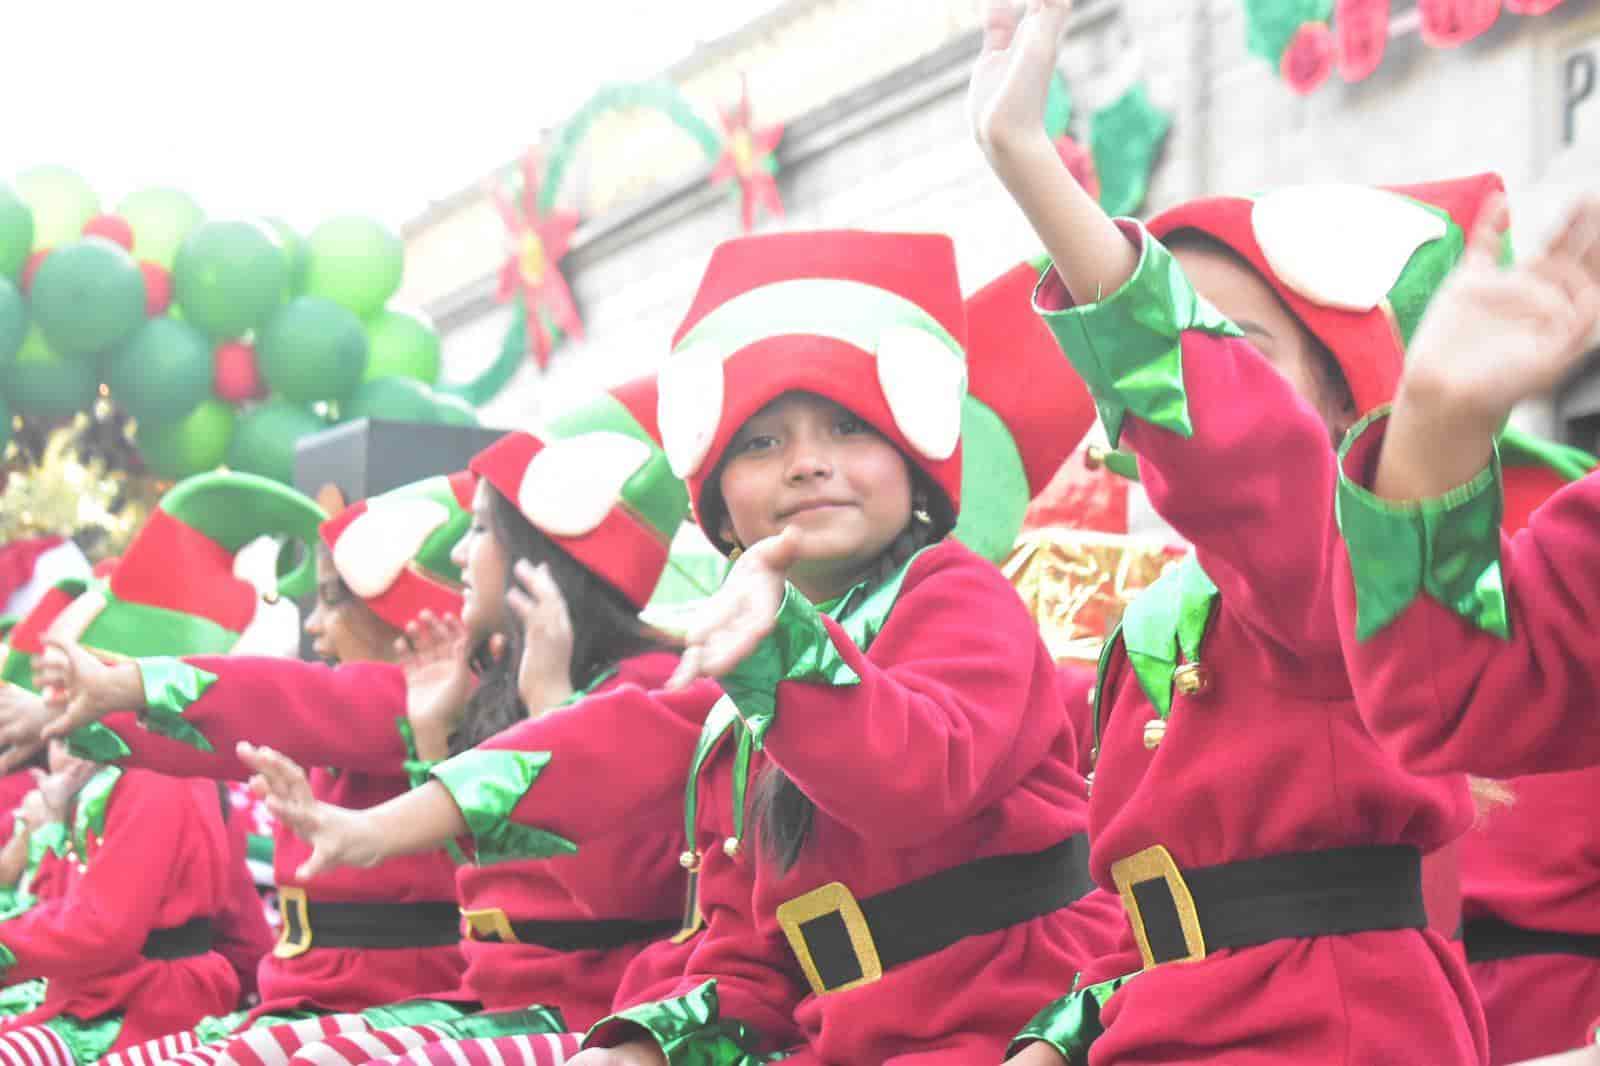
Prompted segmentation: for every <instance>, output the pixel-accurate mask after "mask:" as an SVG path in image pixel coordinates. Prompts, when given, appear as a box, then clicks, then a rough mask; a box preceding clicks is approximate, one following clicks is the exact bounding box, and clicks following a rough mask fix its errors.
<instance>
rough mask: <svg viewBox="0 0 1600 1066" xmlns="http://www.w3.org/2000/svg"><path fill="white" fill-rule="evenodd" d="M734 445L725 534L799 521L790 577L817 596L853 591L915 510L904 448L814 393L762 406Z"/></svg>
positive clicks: (738, 537) (726, 469)
mask: <svg viewBox="0 0 1600 1066" xmlns="http://www.w3.org/2000/svg"><path fill="white" fill-rule="evenodd" d="M727 454H728V458H727V460H726V461H725V462H724V464H723V467H722V479H721V482H720V485H719V487H720V488H721V490H722V500H723V504H724V505H725V506H726V508H727V512H728V514H727V519H726V520H725V522H724V527H723V529H722V530H721V533H722V535H723V537H724V538H725V539H728V540H735V541H737V542H738V543H739V544H741V545H744V546H746V547H748V546H750V545H752V544H754V543H756V542H757V541H759V540H762V539H764V538H766V537H770V536H774V535H775V534H777V533H778V532H780V531H782V530H783V529H785V528H787V527H789V526H794V527H796V528H797V529H799V530H800V531H801V532H802V533H803V534H804V537H803V539H802V541H801V546H800V561H799V562H798V563H796V565H795V567H794V569H793V570H791V571H790V577H791V579H792V580H793V581H794V582H795V584H796V586H797V587H798V588H799V589H800V591H801V592H803V593H805V594H806V595H807V596H808V597H809V598H811V599H813V600H821V599H831V598H832V597H834V596H837V595H839V594H841V593H843V592H845V591H847V590H848V589H849V588H850V586H851V585H853V584H855V583H856V582H857V581H858V580H860V579H861V577H862V576H863V574H864V573H865V571H866V570H868V569H869V568H870V567H872V566H873V565H874V564H875V563H876V562H877V560H878V557H879V556H881V555H882V554H883V552H884V550H885V549H886V548H888V547H889V545H890V544H891V543H893V541H894V539H895V538H896V537H898V536H899V535H900V533H901V532H902V531H903V530H904V529H905V528H906V525H907V523H908V522H910V520H911V472H910V470H909V469H908V467H907V465H906V461H905V459H904V457H902V456H901V454H900V452H899V450H898V449H896V448H895V446H894V445H893V444H890V443H889V442H888V441H887V440H885V439H884V438H883V437H881V436H880V435H879V434H878V432H877V431H876V430H874V429H873V428H872V427H871V426H869V425H867V423H865V422H863V421H862V420H861V419H859V418H857V417H856V416H855V415H853V414H851V413H850V412H849V411H847V410H846V409H845V408H843V407H841V406H839V405H838V404H836V403H834V402H832V401H831V400H825V399H823V398H822V397H820V396H817V395H814V394H812V393H808V392H789V393H785V394H783V395H782V396H780V397H778V398H777V399H776V400H774V401H773V402H772V403H769V404H768V405H767V406H766V407H763V408H762V409H761V410H760V411H759V412H758V413H757V414H755V415H754V416H753V417H751V419H750V420H749V421H748V422H746V423H745V424H744V425H743V426H742V427H740V429H739V432H738V433H737V434H735V435H734V438H733V440H732V442H731V443H730V444H729V445H728V453H727Z"/></svg>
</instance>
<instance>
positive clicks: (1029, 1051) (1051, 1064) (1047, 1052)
mask: <svg viewBox="0 0 1600 1066" xmlns="http://www.w3.org/2000/svg"><path fill="white" fill-rule="evenodd" d="M1066 1061H1067V1060H1066V1059H1064V1058H1062V1057H1061V1053H1060V1052H1059V1051H1057V1050H1056V1049H1055V1048H1053V1047H1051V1046H1050V1045H1049V1044H1046V1043H1045V1042H1044V1041H1043V1040H1035V1041H1034V1042H1033V1043H1031V1044H1029V1045H1028V1046H1027V1047H1025V1048H1023V1049H1022V1050H1021V1051H1019V1052H1017V1053H1016V1054H1015V1055H1013V1056H1011V1057H1010V1058H1009V1059H1007V1060H1006V1061H1005V1066H1064V1064H1065V1063H1066Z"/></svg>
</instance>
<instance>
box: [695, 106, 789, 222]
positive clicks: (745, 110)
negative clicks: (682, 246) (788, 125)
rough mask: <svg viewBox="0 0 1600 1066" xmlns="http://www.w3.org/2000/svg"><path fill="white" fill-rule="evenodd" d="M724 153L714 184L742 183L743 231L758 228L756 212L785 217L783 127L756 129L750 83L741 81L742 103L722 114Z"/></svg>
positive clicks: (716, 167)
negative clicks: (781, 167) (780, 158)
mask: <svg viewBox="0 0 1600 1066" xmlns="http://www.w3.org/2000/svg"><path fill="white" fill-rule="evenodd" d="M722 132H723V141H722V154H721V155H720V156H719V157H718V158H717V161H716V164H715V165H714V166H713V167H712V168H711V184H713V185H722V184H724V183H726V182H728V181H730V180H733V181H737V182H738V183H739V210H740V221H741V222H742V224H743V226H744V231H745V232H746V233H749V232H750V231H751V230H752V229H754V228H755V223H756V212H757V211H758V210H764V211H766V213H767V214H768V215H770V216H771V217H773V218H782V217H783V197H781V196H779V195H778V157H777V154H776V153H777V148H778V142H779V141H781V140H783V124H782V123H781V122H780V123H775V124H773V125H771V126H764V127H762V128H761V129H756V128H755V125H754V123H753V122H752V121H751V117H750V82H749V79H747V78H741V79H740V88H739V103H738V104H737V105H736V106H735V107H733V108H732V109H731V110H725V111H723V112H722Z"/></svg>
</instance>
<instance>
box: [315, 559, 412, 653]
mask: <svg viewBox="0 0 1600 1066" xmlns="http://www.w3.org/2000/svg"><path fill="white" fill-rule="evenodd" d="M305 630H306V635H307V636H309V637H310V638H311V649H312V650H313V651H314V652H316V653H317V655H319V656H320V657H322V658H324V659H328V660H331V661H333V662H339V663H363V662H368V663H370V662H387V661H389V660H390V659H392V658H393V657H394V641H395V637H396V636H397V635H398V634H397V633H396V632H395V629H394V627H393V626H391V625H389V623H387V622H385V621H384V620H383V619H381V618H379V617H378V616H377V615H376V614H374V613H373V611H372V608H370V607H368V606H367V605H366V604H365V603H363V602H362V601H361V598H360V597H358V596H357V595H356V594H355V593H353V592H351V591H350V589H349V588H348V587H347V586H346V585H345V583H344V581H343V580H342V579H341V578H340V577H339V571H338V570H336V569H334V566H333V559H332V557H331V556H330V555H329V554H328V550H327V549H326V548H319V549H318V551H317V601H316V603H315V604H314V605H313V606H312V608H311V613H310V614H308V615H306V620H305Z"/></svg>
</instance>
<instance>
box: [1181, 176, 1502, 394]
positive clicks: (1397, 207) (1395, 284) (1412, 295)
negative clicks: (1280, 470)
mask: <svg viewBox="0 0 1600 1066" xmlns="http://www.w3.org/2000/svg"><path fill="white" fill-rule="evenodd" d="M1504 189H1505V185H1504V182H1503V181H1502V180H1501V178H1500V176H1499V175H1498V174H1492V173H1486V174H1477V175H1473V176H1471V177H1465V178H1455V179H1447V180H1443V181H1435V182H1425V183H1420V184H1413V185H1391V186H1378V187H1352V186H1308V187H1292V188H1288V189H1283V190H1279V191H1277V192H1274V193H1269V194H1267V195H1266V196H1262V197H1258V198H1247V197H1236V196H1217V197H1207V198H1204V199H1199V200H1193V201H1190V202H1188V203H1185V204H1180V205H1178V206H1177V207H1174V208H1171V209H1170V210H1168V211H1164V212H1162V213H1161V214H1159V215H1157V216H1156V217H1155V218H1153V219H1151V221H1150V232H1151V233H1152V234H1153V235H1155V236H1156V237H1157V238H1158V239H1160V240H1167V239H1169V238H1171V237H1172V236H1173V235H1174V234H1176V233H1179V232H1182V231H1194V232H1198V233H1200V234H1203V235H1205V236H1208V237H1211V238H1213V239H1215V240H1217V241H1219V242H1220V243H1222V244H1223V245H1225V246H1226V247H1227V248H1229V249H1230V250H1231V251H1233V252H1234V253H1235V254H1237V255H1239V256H1240V257H1242V258H1243V259H1244V260H1245V261H1246V262H1248V263H1249V264H1250V266H1251V267H1252V268H1253V269H1254V270H1255V271H1256V272H1257V273H1258V274H1260V275H1261V277H1262V278H1263V279H1264V280H1265V281H1266V282H1267V283H1268V284H1269V285H1271V286H1272V288H1273V290H1274V291H1275V292H1276V293H1277V295H1278V297H1279V298H1280V299H1282V300H1283V302H1284V304H1285V305H1286V306H1287V307H1288V309H1289V311H1290V313H1292V314H1293V315H1294V316H1295V317H1296V318H1297V319H1299V320H1300V322H1301V324H1302V325H1304V326H1305V327H1306V328H1307V329H1309V330H1310V331H1311V332H1312V333H1313V334H1314V335H1315V336H1316V337H1317V339H1318V340H1320V341H1321V342H1322V343H1323V344H1324V345H1325V346H1326V347H1327V348H1328V350H1329V351H1330V352H1332V353H1333V356H1334V359H1335V360H1337V362H1338V363H1339V366H1340V369H1341V370H1342V371H1343V373H1344V376H1345V380H1346V381H1347V382H1348V383H1349V385H1350V391H1351V394H1352V396H1353V397H1354V399H1355V403H1356V408H1357V411H1358V413H1361V414H1365V413H1367V412H1369V411H1371V410H1373V409H1374V408H1376V407H1379V406H1381V405H1382V404H1384V403H1387V402H1389V400H1391V399H1393V397H1394V390H1395V387H1396V385H1397V384H1398V383H1399V380H1400V371H1401V368H1402V365H1403V362H1404V356H1405V345H1406V342H1407V340H1408V339H1409V337H1410V335H1411V332H1412V330H1413V329H1414V328H1415V326H1416V324H1417V322H1418V321H1419V320H1420V319H1421V317H1422V312H1423V310H1424V309H1425V308H1426V307H1427V304H1428V301H1429V300H1430V299H1431V298H1432V296H1433V294H1434V293H1435V292H1436V291H1437V290H1438V287H1439V284H1440V282H1442V281H1443V280H1444V278H1445V276H1446V275H1447V274H1448V273H1449V271H1450V269H1451V268H1452V267H1454V266H1455V264H1456V262H1457V260H1458V259H1459V258H1460V255H1461V250H1462V247H1463V244H1464V236H1463V235H1464V234H1466V233H1470V232H1471V230H1472V227H1473V225H1474V224H1475V223H1476V221H1477V218H1478V214H1479V213H1480V212H1481V211H1482V210H1483V209H1484V207H1485V206H1487V205H1488V204H1489V203H1490V202H1491V200H1493V199H1494V198H1495V197H1496V196H1497V195H1499V194H1503V192H1504ZM1365 237H1371V238H1373V239H1371V240H1366V239H1364V238H1365Z"/></svg>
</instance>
